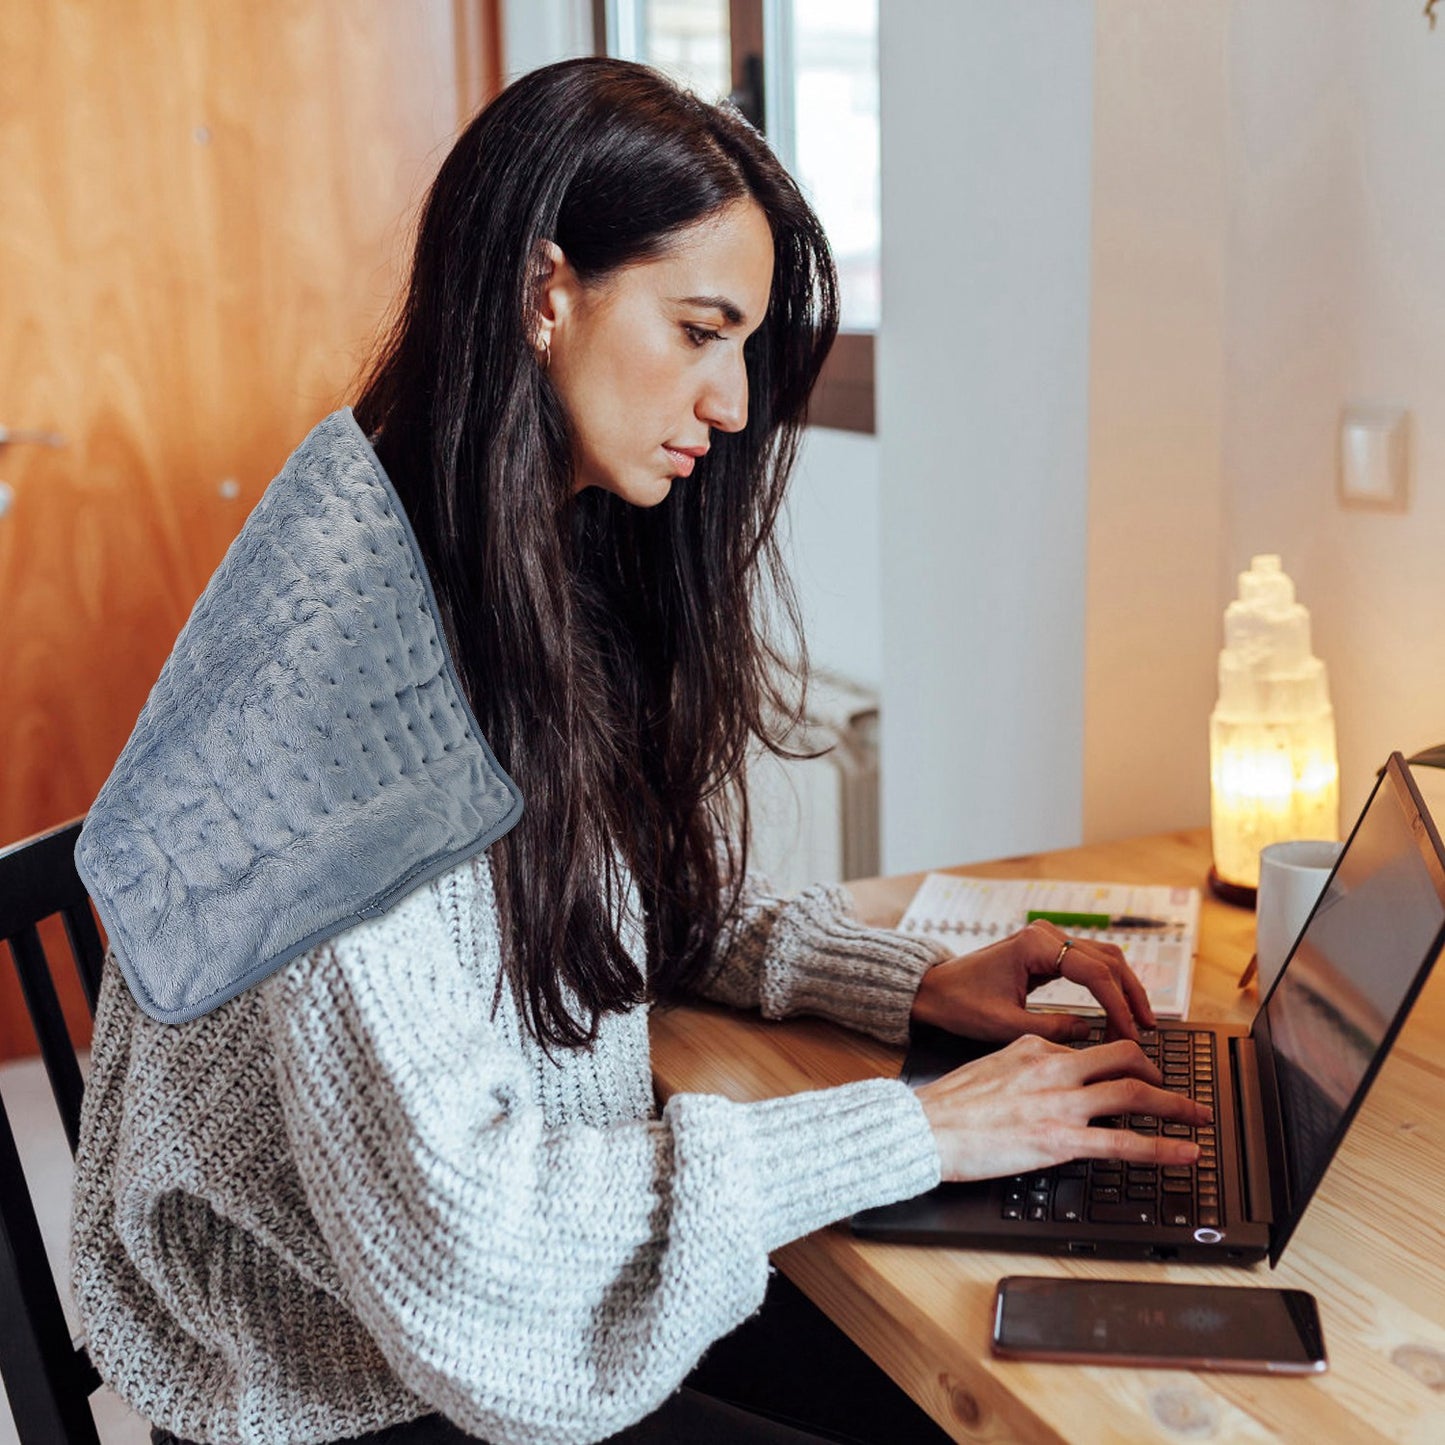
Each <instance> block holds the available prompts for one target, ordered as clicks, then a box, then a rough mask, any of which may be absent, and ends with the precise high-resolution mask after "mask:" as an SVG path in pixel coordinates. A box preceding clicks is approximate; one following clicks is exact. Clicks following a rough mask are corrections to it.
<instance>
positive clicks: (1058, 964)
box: [1054, 938, 1074, 973]
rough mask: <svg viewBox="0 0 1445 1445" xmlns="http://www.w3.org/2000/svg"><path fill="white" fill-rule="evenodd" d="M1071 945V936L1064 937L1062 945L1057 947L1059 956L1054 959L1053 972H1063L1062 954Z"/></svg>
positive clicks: (1072, 943) (1072, 942) (1072, 944)
mask: <svg viewBox="0 0 1445 1445" xmlns="http://www.w3.org/2000/svg"><path fill="white" fill-rule="evenodd" d="M1073 946H1074V940H1073V939H1072V938H1066V939H1065V940H1064V946H1063V947H1062V948H1061V949H1059V956H1058V957H1057V958H1056V959H1055V960H1054V972H1055V973H1062V972H1063V968H1064V955H1065V954H1066V953H1067V952H1068V951H1069V950H1070V949H1071V948H1072V947H1073Z"/></svg>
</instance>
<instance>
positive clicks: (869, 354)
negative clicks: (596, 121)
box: [592, 0, 877, 436]
mask: <svg viewBox="0 0 1445 1445" xmlns="http://www.w3.org/2000/svg"><path fill="white" fill-rule="evenodd" d="M642 3H643V0H592V48H593V50H594V52H595V53H596V54H598V55H610V54H614V53H616V50H617V39H618V35H617V32H618V31H619V30H620V28H621V22H623V21H626V22H633V21H635V16H636V12H637V8H638V7H639V6H640V5H641V4H642ZM776 13H777V12H776V10H774V12H773V14H774V17H776ZM768 20H769V16H768V14H767V12H766V9H765V0H728V36H729V40H730V43H731V50H732V84H733V92H732V93H733V98H734V100H736V101H737V102H738V103H739V106H740V108H741V109H742V111H743V113H744V114H745V115H746V116H747V117H748V119H749V120H750V121H752V122H753V124H754V125H756V126H757V127H758V128H759V129H760V130H762V131H763V132H764V133H765V134H766V133H767V112H768V109H769V108H770V106H776V104H777V87H776V86H774V85H770V84H769V75H770V73H775V72H770V70H769V57H770V56H771V57H772V58H773V61H774V63H775V64H782V65H786V64H787V63H788V57H787V55H786V53H785V46H786V38H785V37H784V36H783V34H782V33H781V30H780V28H779V27H777V26H774V25H770V24H769V23H768ZM780 56H781V59H779V57H780ZM759 76H761V80H762V85H761V90H762V95H761V97H758V96H755V95H752V94H749V92H750V90H756V89H758V88H759V87H758V85H757V81H758V78H759ZM876 338H877V333H876V332H874V331H869V330H853V329H850V330H846V331H840V332H839V333H838V338H837V340H836V341H835V342H834V343H833V349H832V350H831V351H830V352H829V353H828V359H827V361H826V362H825V363H824V365H823V371H822V374H821V376H820V377H819V379H818V385H817V386H816V387H815V388H814V389H813V396H812V400H811V402H810V403H809V407H808V424H809V425H810V426H821V427H830V428H832V429H834V430H836V431H851V432H862V433H865V434H867V435H870V436H871V435H873V434H875V433H876V431H877V425H876V413H875V410H874V376H875V353H876Z"/></svg>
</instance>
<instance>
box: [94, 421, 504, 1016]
mask: <svg viewBox="0 0 1445 1445" xmlns="http://www.w3.org/2000/svg"><path fill="white" fill-rule="evenodd" d="M521 814H522V798H521V795H520V793H519V792H518V791H517V788H516V785H515V784H514V783H513V782H512V780H511V779H510V778H509V777H508V776H507V775H506V774H505V773H504V772H503V771H502V769H501V767H500V766H499V765H498V763H497V761H496V759H495V758H494V757H493V756H492V752H491V749H490V748H489V747H488V746H487V742H486V740H485V739H484V738H483V737H482V735H481V731H480V729H479V728H478V726H477V721H476V718H475V717H474V716H473V714H472V710H471V708H470V706H469V705H468V703H467V700H466V698H465V696H464V695H463V693H462V690H461V687H460V685H459V684H458V681H457V676H456V672H455V669H454V668H453V665H452V659H451V657H450V655H449V652H448V650H447V645H446V640H445V637H444V636H443V633H442V628H441V622H440V618H439V615H438V612H437V604H436V598H435V595H434V594H433V592H432V587H431V582H430V579H429V578H428V577H427V574H426V569H425V567H424V565H423V563H422V560H421V555H420V552H419V550H418V548H417V543H416V537H415V535H414V533H413V532H412V529H411V524H410V522H409V521H408V520H407V518H406V515H405V513H404V511H403V510H402V506H401V503H400V501H399V500H398V498H397V495H396V490H395V488H394V487H393V486H392V483H391V481H390V479H389V478H388V477H387V475H386V473H385V471H384V470H383V468H382V466H381V463H380V461H379V460H378V459H377V456H376V454H375V452H374V451H373V450H372V448H371V445H370V443H369V442H368V441H367V439H366V437H365V436H364V435H363V433H362V431H361V428H360V427H359V426H358V425H357V423H356V420H355V418H354V417H353V416H352V414H351V410H350V408H345V409H343V410H342V411H338V412H335V413H333V414H332V415H331V416H329V417H327V418H326V420H324V421H323V422H321V423H320V424H319V425H318V426H317V427H316V428H315V429H314V430H313V431H312V432H311V434H310V435H309V436H308V437H307V438H306V440H305V441H304V442H303V443H302V444H301V446H300V447H298V448H297V450H296V451H295V452H294V453H293V454H292V456H291V458H290V460H289V461H288V462H287V464H286V466H285V468H284V470H283V471H282V472H281V474H280V475H279V476H278V477H277V478H276V479H275V480H274V481H273V482H272V483H271V484H270V486H269V487H267V489H266V491H265V494H264V495H263V496H262V498H261V500H260V502H259V503H258V504H257V505H256V508H255V510H254V511H253V512H252V513H251V515H250V516H249V517H248V518H247V519H246V522H245V525H244V526H243V527H242V529H241V531H240V533H239V535H238V536H237V537H236V539H235V541H234V542H232V544H231V546H230V548H229V549H228V550H227V552H226V555H225V558H224V560H223V561H222V563H221V565H220V567H219V568H218V569H217V571H216V573H215V575H214V576H213V577H212V578H211V580H210V582H209V583H208V584H207V586H206V589H205V591H204V592H203V593H202V594H201V596H200V598H199V600H198V601H197V602H196V605H195V607H194V608H193V609H192V612H191V615H190V617H189V619H188V620H187V622H186V625H185V627H184V628H183V629H182V630H181V633H180V636H179V637H178V638H177V639H176V643H175V647H174V648H173V650H172V652H171V655H170V657H169V658H168V659H167V661H166V663H165V666H164V668H163V669H162V670H161V675H160V677H159V679H158V680H157V682H156V684H155V686H154V687H153V688H152V689H151V694H150V697H149V698H148V699H147V701H146V704H145V707H144V708H143V709H142V711H141V714H140V717H139V719H138V720H137V722H136V725H135V729H134V731H133V732H132V733H131V736H130V740H129V741H128V742H127V743H126V745H125V748H124V749H123V751H122V752H121V755H120V758H119V759H118V761H117V762H116V765H115V768H114V770H113V771H112V773H111V775H110V777H109V778H108V779H107V781H106V783H105V785H104V787H102V788H101V790H100V793H99V795H98V796H97V798H96V800H95V803H94V804H93V806H92V807H91V809H90V812H89V815H88V817H87V818H86V822H85V826H84V828H83V829H82V831H81V834H80V839H79V842H78V843H77V845H76V851H75V859H76V865H77V867H78V868H79V871H80V875H81V878H82V879H83V880H84V882H85V886H86V888H87V889H88V890H89V892H90V895H91V897H92V898H93V899H94V900H95V904H96V907H97V909H98V910H99V912H100V916H101V920H102V922H103V923H104V924H105V928H106V932H107V933H108V935H109V939H110V943H111V945H112V947H113V949H114V951H115V954H116V959H117V962H118V963H119V965H120V968H121V970H122V972H123V973H124V975H125V978H126V982H127V983H128V984H129V985H130V988H131V992H132V993H134V995H135V997H136V1001H137V1003H139V1005H140V1006H141V1007H142V1008H143V1009H144V1010H145V1011H146V1012H147V1013H148V1014H149V1015H150V1016H151V1017H152V1018H155V1019H158V1020H160V1021H161V1022H162V1023H184V1022H186V1021H188V1020H190V1019H194V1018H197V1017H199V1016H200V1015H201V1014H204V1013H207V1012H209V1011H210V1010H211V1009H213V1008H215V1007H217V1005H219V1004H222V1003H224V1002H225V1001H226V1000H227V999H230V998H233V997H235V995H236V994H238V993H240V992H242V991H243V990H244V989H246V988H249V987H250V986H251V985H252V984H254V983H258V982H259V981H260V980H261V979H263V978H265V977H266V976H267V975H268V974H270V973H272V972H274V971H275V970H276V969H278V968H280V967H281V965H282V964H284V963H286V962H287V961H288V960H290V959H292V958H295V957H296V956H297V955H298V954H300V953H303V952H305V951H306V950H307V949H308V948H311V947H313V946H314V945H315V944H317V943H319V942H321V941H322V940H324V939H326V938H328V937H331V936H333V935H335V934H337V933H339V932H341V931H343V930H344V929H346V928H348V927H350V926H351V925H352V924H354V923H357V922H359V921H360V920H362V919H364V918H370V917H372V916H374V915H376V914H378V913H382V912H384V911H385V910H386V909H388V908H389V907H391V905H392V904H394V903H395V902H396V901H397V900H398V899H399V898H401V897H403V896H404V895H405V894H407V893H408V892H410V891H411V890H412V889H414V888H416V887H417V886H418V885H419V884H421V883H423V882H425V881H426V880H427V879H429V878H431V877H434V876H435V875H436V874H438V873H441V872H444V871H445V870H446V869H448V868H450V867H452V866H453V865H455V864H456V863H458V862H460V861H461V860H462V859H463V858H466V857H469V856H470V855H472V854H474V853H477V852H479V851H481V850H482V849H483V848H485V847H487V846H488V845H489V844H491V843H492V842H494V841H495V840H496V839H497V838H500V837H501V836H502V835H503V834H504V833H506V832H507V831H508V829H510V828H511V827H512V826H513V825H514V824H515V823H516V822H517V820H518V819H519V818H520V817H521Z"/></svg>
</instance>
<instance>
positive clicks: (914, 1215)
mask: <svg viewBox="0 0 1445 1445" xmlns="http://www.w3.org/2000/svg"><path fill="white" fill-rule="evenodd" d="M1442 942H1445V848H1442V847H1441V842H1440V835H1439V833H1438V832H1437V831H1436V828H1435V825H1434V823H1433V822H1432V821H1431V819H1430V816H1429V813H1428V811H1427V810H1426V807H1425V804H1424V802H1423V801H1422V799H1421V797H1420V793H1419V790H1418V788H1417V787H1416V785H1415V781H1414V779H1413V778H1412V777H1411V776H1410V771H1409V768H1408V767H1407V766H1406V764H1405V760H1404V758H1403V757H1402V756H1401V754H1399V753H1394V754H1392V755H1391V757H1390V760H1389V762H1388V763H1387V764H1386V766H1385V769H1384V771H1383V772H1382V773H1381V775H1380V777H1379V779H1378V781H1377V782H1376V784H1375V788H1374V791H1373V792H1372V793H1371V795H1370V798H1369V801H1368V802H1367V803H1366V804H1365V809H1364V812H1363V813H1362V814H1361V815H1360V820H1359V822H1357V823H1356V824H1355V827H1354V831H1353V832H1352V833H1351V834H1350V837H1349V839H1348V841H1347V842H1346V844H1345V846H1344V849H1343V850H1342V851H1341V854H1340V857H1339V859H1338V861H1337V862H1336V864H1335V867H1334V869H1333V871H1332V872H1331V873H1330V876H1329V879H1328V880H1327V881H1326V883H1325V886H1324V889H1323V891H1322V892H1321V894H1320V897H1319V899H1318V901H1317V902H1316V904H1315V906H1314V909H1313V910H1312V911H1311V913H1310V916H1309V918H1308V920H1307V921H1306V923H1305V926H1304V928H1303V930H1302V931H1301V933H1300V936H1299V938H1298V939H1296V940H1295V944H1294V947H1293V949H1292V950H1291V951H1290V955H1289V958H1288V959H1287V960H1286V963H1285V966H1284V968H1283V969H1282V970H1281V971H1280V974H1279V976H1278V977H1277V978H1276V980H1275V982H1274V986H1273V987H1272V988H1271V989H1270V992H1269V994H1268V996H1267V997H1266V998H1265V999H1264V1001H1263V1002H1262V1003H1261V1004H1260V1007H1259V1011H1258V1012H1257V1013H1256V1014H1255V1016H1254V1020H1253V1022H1252V1023H1251V1024H1250V1025H1249V1026H1248V1027H1247V1028H1245V1027H1242V1026H1239V1025H1220V1024H1208V1023H1201V1022H1190V1021H1182V1022H1179V1023H1174V1022H1172V1021H1169V1020H1161V1021H1160V1024H1159V1027H1158V1029H1157V1030H1151V1031H1150V1032H1149V1033H1148V1034H1147V1035H1146V1036H1145V1040H1144V1042H1145V1045H1146V1052H1149V1053H1150V1054H1151V1056H1152V1057H1153V1058H1154V1059H1155V1062H1156V1063H1158V1065H1159V1067H1160V1069H1161V1070H1162V1071H1163V1073H1164V1075H1165V1082H1166V1085H1167V1086H1168V1087H1171V1088H1174V1089H1177V1090H1179V1091H1181V1092H1183V1091H1185V1090H1188V1091H1189V1092H1192V1093H1193V1094H1194V1096H1195V1097H1196V1098H1202V1099H1204V1100H1205V1102H1208V1103H1211V1104H1213V1106H1214V1115H1215V1117H1214V1123H1213V1125H1212V1126H1211V1127H1209V1128H1201V1129H1198V1130H1194V1129H1191V1128H1189V1127H1188V1126H1186V1125H1174V1124H1169V1123H1166V1122H1164V1121H1161V1120H1158V1119H1154V1118H1152V1117H1150V1116H1130V1117H1128V1118H1127V1119H1120V1120H1117V1121H1114V1122H1117V1123H1119V1124H1121V1125H1128V1126H1129V1127H1133V1128H1136V1129H1140V1130H1142V1131H1144V1132H1154V1131H1157V1130H1161V1129H1162V1130H1163V1131H1164V1132H1166V1133H1170V1134H1177V1135H1180V1136H1182V1137H1191V1138H1196V1139H1197V1140H1198V1143H1199V1145H1200V1159H1199V1162H1198V1163H1197V1164H1195V1165H1192V1166H1189V1167H1186V1168H1174V1167H1169V1168H1160V1167H1151V1168H1140V1167H1138V1166H1135V1165H1132V1164H1125V1163H1124V1162H1122V1161H1119V1160H1089V1161H1079V1162H1075V1163H1072V1164H1063V1165H1057V1166H1055V1167H1054V1168H1052V1169H1047V1170H1041V1171H1038V1172H1037V1173H1033V1174H1029V1175H1019V1176H1014V1177H1013V1178H1006V1179H994V1180H984V1181H980V1182H978V1183H968V1184H942V1185H940V1186H939V1187H938V1188H936V1189H933V1190H930V1191H929V1192H928V1193H926V1194H922V1195H919V1196H918V1197H917V1198H915V1199H908V1200H903V1201H901V1202H899V1203H896V1204H890V1205H886V1206H884V1207H883V1208H881V1209H870V1210H866V1211H865V1212H863V1213H861V1214H857V1215H854V1216H853V1219H852V1226H853V1229H854V1231H855V1233H857V1234H859V1235H862V1236H864V1237H866V1238H870V1239H882V1240H903V1241H913V1242H918V1243H928V1244H944V1245H951V1246H965V1247H970V1248H980V1249H999V1250H1025V1251H1028V1252H1031V1253H1034V1254H1073V1255H1097V1256H1099V1257H1100V1258H1107V1259H1154V1260H1178V1261H1181V1262H1192V1263H1199V1264H1252V1263H1254V1262H1256V1261H1258V1260H1260V1259H1263V1258H1265V1257H1266V1256H1267V1257H1268V1259H1269V1262H1270V1264H1271V1266H1273V1265H1275V1264H1277V1263H1278V1262H1279V1259H1280V1256H1281V1255H1282V1254H1283V1252H1284V1248H1285V1246H1286V1245H1287V1244H1288V1243H1289V1240H1290V1236H1291V1235H1292V1234H1293V1233H1294V1230H1295V1227H1296V1226H1297V1225H1298V1224H1299V1221H1300V1216H1301V1215H1302V1214H1303V1213H1304V1211H1305V1208H1306V1206H1307V1205H1308V1204H1309V1202H1310V1200H1311V1198H1313V1196H1314V1193H1315V1190H1316V1189H1317V1188H1318V1187H1319V1183H1320V1180H1321V1179H1322V1178H1323V1177H1324V1173H1325V1170H1326V1169H1327V1168H1328V1167H1329V1163H1330V1160H1331V1159H1332V1158H1333V1157H1334V1155H1335V1152H1336V1151H1337V1150H1338V1148H1339V1146H1340V1143H1341V1141H1342V1140H1343V1139H1344V1137H1345V1134H1346V1132H1347V1131H1348V1129H1349V1127H1350V1124H1351V1122H1352V1121H1353V1119H1354V1117H1355V1114H1356V1112H1357V1111H1358V1110H1359V1107H1360V1104H1361V1102H1362V1101H1363V1099H1364V1097H1365V1095H1366V1093H1368V1091H1369V1088H1370V1085H1371V1083H1372V1082H1373V1081H1374V1078H1375V1075H1376V1074H1377V1073H1378V1072H1379V1069H1380V1065H1381V1064H1382V1063H1383V1062H1384V1059H1385V1056H1386V1054H1388V1053H1389V1051H1390V1046H1391V1044H1393V1043H1394V1041H1395V1036H1396V1035H1397V1034H1398V1033H1399V1031H1400V1028H1401V1025H1402V1024H1403V1023H1404V1021H1405V1018H1406V1016H1407V1015H1408V1014H1409V1012H1410V1008H1411V1005H1412V1004H1413V1003H1414V1001H1415V998H1416V996H1417V995H1418V994H1419V992H1420V989H1421V988H1422V987H1423V986H1424V983H1425V980H1426V978H1427V977H1428V975H1429V973H1430V968H1431V965H1432V964H1433V963H1434V961H1435V958H1436V956H1437V954H1439V952H1440V949H1441V945H1442ZM1101 1027H1102V1026H1101ZM1099 1036H1100V1037H1102V1034H1101V1032H1100V1033H1099ZM995 1047H997V1045H991V1044H979V1043H976V1042H973V1041H970V1040H966V1039H962V1038H959V1037H958V1036H957V1035H954V1034H949V1033H946V1032H944V1031H942V1030H938V1029H932V1028H924V1027H920V1028H917V1029H916V1030H915V1033H914V1037H913V1039H912V1042H911V1044H910V1046H909V1050H908V1055H907V1058H906V1059H905V1061H904V1069H903V1077H904V1079H905V1080H906V1081H907V1082H909V1083H911V1084H914V1085H917V1084H922V1083H925V1082H927V1081H928V1080H930V1079H935V1078H938V1077H939V1076H940V1075H942V1074H945V1073H947V1072H948V1071H949V1070H951V1069H954V1068H957V1067H958V1066H959V1065H960V1064H964V1063H967V1062H969V1061H970V1060H971V1059H976V1058H980V1057H982V1056H983V1055H984V1054H986V1053H988V1052H989V1051H990V1050H991V1049H992V1048H995Z"/></svg>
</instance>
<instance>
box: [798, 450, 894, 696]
mask: <svg viewBox="0 0 1445 1445" xmlns="http://www.w3.org/2000/svg"><path fill="white" fill-rule="evenodd" d="M882 505H883V499H882V497H881V496H880V486H879V476H878V442H877V439H876V438H874V437H871V436H863V435H861V434H859V433H857V432H845V431H830V430H827V429H824V428H821V427H810V428H809V429H808V431H807V432H805V433H804V438H803V446H802V449H801V451H800V453H799V456H798V469H797V471H796V472H794V474H793V480H792V482H791V484H790V485H789V487H788V500H787V504H786V507H785V514H786V521H787V533H786V535H787V541H788V555H789V557H790V570H791V574H792V578H793V586H794V588H795V589H796V591H797V594H798V602H799V605H800V607H801V608H802V612H803V625H804V628H805V629H806V633H807V638H808V653H809V661H810V662H811V664H812V666H813V667H815V668H823V669H826V670H827V671H829V672H834V673H838V674H839V675H841V676H843V677H847V678H851V679H852V680H853V681H855V682H859V683H862V684H863V685H864V686H865V687H867V688H871V689H873V690H874V691H876V690H877V689H878V688H880V687H881V686H882V684H883V629H882V613H881V596H880V585H881V584H880V577H879V564H880V560H881V559H880V554H879V545H878V543H879V518H880V514H881V512H880V509H881V507H882Z"/></svg>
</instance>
